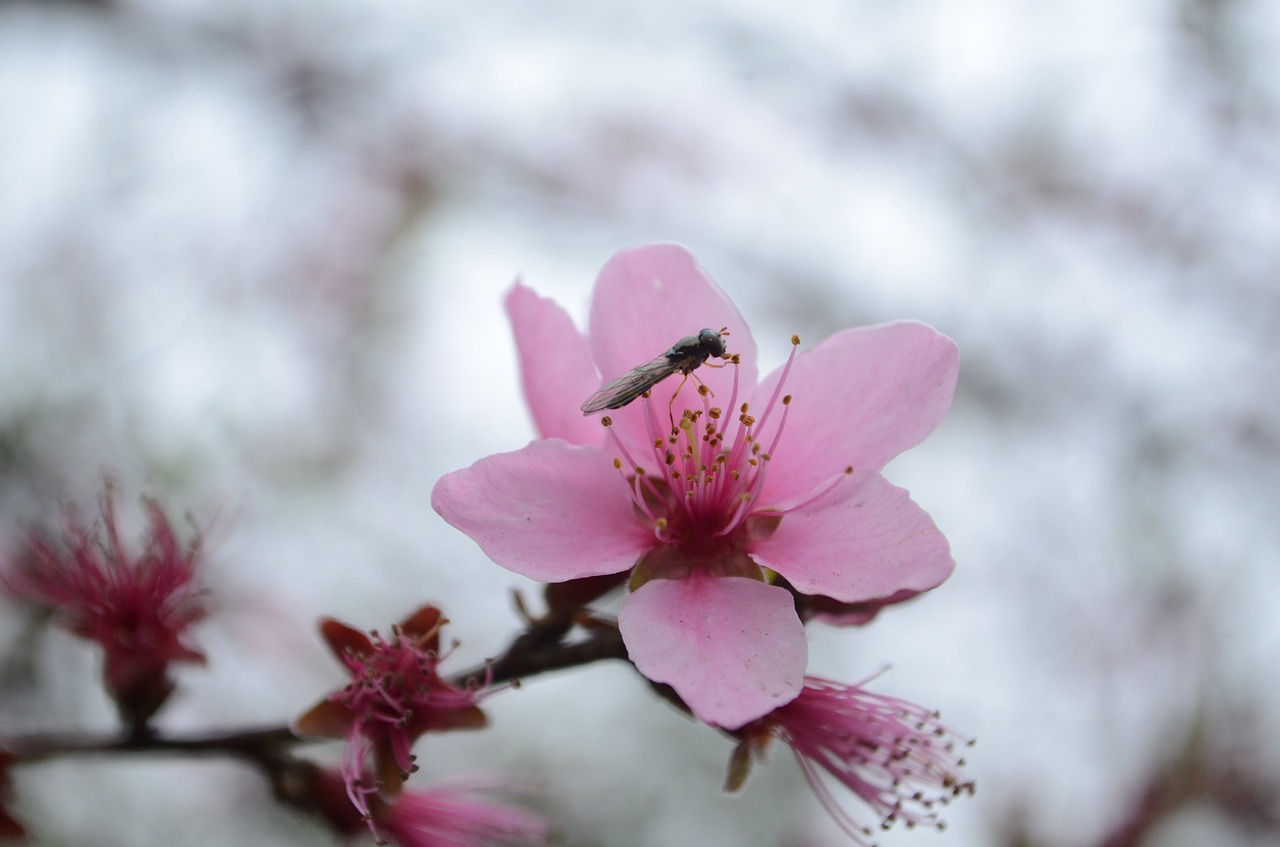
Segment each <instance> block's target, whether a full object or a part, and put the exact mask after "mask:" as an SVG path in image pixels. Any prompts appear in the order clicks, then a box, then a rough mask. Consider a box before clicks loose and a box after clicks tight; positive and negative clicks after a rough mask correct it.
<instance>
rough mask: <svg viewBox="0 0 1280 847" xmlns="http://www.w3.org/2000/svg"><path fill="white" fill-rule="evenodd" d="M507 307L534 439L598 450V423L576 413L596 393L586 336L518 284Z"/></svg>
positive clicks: (565, 316)
mask: <svg viewBox="0 0 1280 847" xmlns="http://www.w3.org/2000/svg"><path fill="white" fill-rule="evenodd" d="M506 305H507V315H508V317H510V319H511V329H512V331H513V332H514V333H515V338H516V349H517V350H518V351H519V354H520V382H521V385H522V386H523V387H524V398H525V401H526V402H527V403H528V405H529V411H530V413H531V414H532V415H533V424H534V426H535V427H536V428H537V430H538V434H539V435H541V436H542V437H543V438H563V439H565V440H566V441H568V442H570V443H572V444H600V443H601V440H602V439H603V437H604V433H603V431H602V429H601V426H600V421H599V420H598V419H595V420H593V419H589V418H584V417H583V416H582V412H581V411H579V409H578V407H579V406H580V405H581V403H582V400H583V398H585V397H586V396H587V395H589V394H590V393H591V392H593V391H595V390H596V389H597V388H599V387H600V375H599V374H598V373H596V368H595V365H593V364H592V363H591V352H590V350H589V348H588V347H587V339H586V336H584V335H583V334H582V333H581V332H579V331H578V329H577V327H575V326H574V325H573V321H572V320H571V319H570V318H569V315H568V313H566V312H565V311H564V309H561V308H560V307H559V306H558V305H556V303H555V301H553V300H551V299H550V298H547V297H539V296H538V294H537V293H536V292H534V290H533V289H531V288H528V287H526V286H524V285H522V284H520V283H519V282H518V281H517V283H516V286H515V287H514V288H513V289H511V293H510V294H508V295H507V301H506Z"/></svg>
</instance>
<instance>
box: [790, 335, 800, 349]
mask: <svg viewBox="0 0 1280 847" xmlns="http://www.w3.org/2000/svg"><path fill="white" fill-rule="evenodd" d="M791 343H792V344H793V345H795V346H796V347H799V346H800V336H798V335H792V336H791Z"/></svg>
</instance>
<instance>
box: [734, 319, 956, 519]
mask: <svg viewBox="0 0 1280 847" xmlns="http://www.w3.org/2000/svg"><path fill="white" fill-rule="evenodd" d="M959 365H960V354H959V350H958V349H957V347H956V344H955V342H954V341H952V340H951V339H950V338H948V337H947V336H945V335H943V334H942V333H940V332H938V331H937V330H935V329H934V328H933V327H930V326H928V325H926V324H922V323H918V322H915V321H900V322H898V323H891V324H881V325H880V326H871V327H861V328H858V329H850V330H845V331H843V332H838V333H836V334H835V335H833V336H831V337H830V338H828V339H827V340H825V341H823V342H822V343H821V344H818V345H817V346H815V347H814V348H813V349H811V350H807V351H804V352H801V353H800V354H799V355H798V356H797V357H796V360H795V363H794V365H793V366H792V368H791V373H790V374H789V375H788V377H787V381H786V384H785V385H784V386H783V393H784V394H790V395H792V398H793V399H792V402H791V408H790V410H789V412H788V415H787V422H786V429H785V431H784V432H783V433H782V439H781V440H780V441H779V442H778V447H777V449H776V450H774V457H775V458H774V461H773V463H772V464H771V465H770V469H769V481H768V483H767V484H766V487H765V492H764V495H763V496H764V503H766V504H768V505H771V506H785V505H790V504H796V503H800V502H803V501H804V500H805V499H806V497H807V496H808V495H809V494H810V493H811V492H812V491H813V490H814V489H815V488H817V487H818V486H820V485H822V484H823V483H824V482H825V481H827V480H829V479H830V478H831V477H832V476H833V475H834V474H837V473H840V472H841V471H842V470H843V469H844V468H846V467H848V466H850V465H852V466H853V467H854V468H855V469H858V470H869V471H878V470H880V469H881V468H883V467H884V466H885V465H886V464H888V462H889V460H890V459H892V458H893V457H894V456H896V455H898V454H899V453H901V452H902V451H904V450H906V449H908V448H910V447H914V446H915V445H916V444H919V443H920V442H921V441H923V440H924V438H925V436H927V435H928V434H929V433H930V432H932V431H933V429H934V427H936V426H937V425H938V423H939V422H940V421H941V420H942V418H943V417H944V416H945V415H946V413H947V409H948V408H950V406H951V396H952V394H954V393H955V388H956V374H957V372H958V370H959ZM778 377H779V373H778V372H775V373H772V374H770V375H769V376H768V377H766V378H765V380H764V382H763V384H762V385H761V386H760V388H759V390H758V391H757V392H756V393H755V395H754V397H755V399H754V400H753V402H752V407H753V409H755V413H756V414H757V415H758V414H760V413H761V411H762V410H763V408H764V402H766V401H767V400H768V399H769V397H770V396H772V394H773V390H774V387H775V386H776V385H777V381H778ZM781 418H782V416H781V415H780V414H777V413H776V412H775V413H774V414H772V415H770V417H769V420H768V423H767V425H766V428H765V429H764V430H763V431H762V432H761V433H760V435H759V440H760V443H762V444H765V445H770V444H772V441H773V432H774V431H776V429H777V426H778V423H779V422H780V420H781Z"/></svg>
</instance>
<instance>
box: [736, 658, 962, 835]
mask: <svg viewBox="0 0 1280 847" xmlns="http://www.w3.org/2000/svg"><path fill="white" fill-rule="evenodd" d="M735 735H737V737H738V738H739V739H740V741H739V744H738V746H737V747H736V748H735V750H734V754H733V757H732V758H731V760H730V765H729V773H728V777H727V778H726V780H725V788H726V790H728V791H731V792H732V791H737V790H738V789H740V788H741V787H742V785H743V783H744V782H745V780H746V777H747V774H748V773H749V771H750V768H751V765H752V764H753V763H754V762H755V761H757V760H758V759H760V758H761V757H762V756H763V755H764V753H765V751H766V750H767V748H768V746H769V743H770V742H771V741H772V740H774V739H779V740H781V741H782V742H784V743H786V744H788V745H789V746H790V747H791V750H792V752H793V753H794V754H795V757H796V761H797V762H799V764H800V769H801V771H802V772H803V773H804V776H805V779H806V780H807V781H808V782H809V785H810V787H812V788H813V790H814V793H815V794H817V796H818V799H819V800H820V801H821V803H822V805H823V807H824V808H826V810H827V811H828V812H829V813H830V814H831V815H832V817H833V818H834V819H835V820H836V822H837V823H838V824H839V825H840V827H841V829H843V830H844V831H845V832H846V833H847V834H849V835H850V836H852V837H853V838H854V839H855V840H856V841H857V842H858V843H860V844H869V843H870V840H869V839H870V838H871V835H872V833H873V832H874V830H873V829H872V828H871V827H869V826H867V825H865V824H862V823H859V822H858V816H857V815H856V814H854V813H852V812H850V811H848V810H847V809H846V808H845V805H844V804H843V803H842V802H841V800H840V799H839V798H838V797H837V796H836V795H835V794H833V793H832V792H831V790H830V788H829V786H828V783H827V782H825V781H824V778H823V773H824V772H825V773H826V774H827V775H828V776H829V777H831V778H834V780H835V781H837V782H839V783H840V784H841V785H843V786H844V787H845V788H846V789H848V790H849V791H850V792H852V794H853V795H854V796H855V797H857V798H858V799H859V800H860V801H861V802H862V803H863V804H865V805H866V806H867V807H869V808H870V809H871V811H872V812H873V813H875V814H877V815H879V818H880V821H879V827H880V828H881V829H889V828H890V827H892V826H893V825H894V824H895V823H898V822H901V823H903V824H904V825H905V826H907V827H908V828H915V827H921V826H923V827H933V828H936V829H943V828H945V822H944V821H943V820H942V819H941V818H940V817H939V814H938V812H939V809H940V808H941V807H942V806H945V805H947V804H948V803H950V802H951V801H952V800H953V799H955V798H957V797H961V796H963V795H966V794H972V793H973V790H974V785H973V782H972V781H970V780H967V779H965V778H964V777H963V776H962V774H961V770H962V768H963V767H964V764H965V760H964V758H963V755H962V752H961V751H962V750H963V748H965V747H968V746H971V745H972V744H973V741H972V740H971V739H968V738H964V737H963V736H960V735H958V734H957V733H955V732H954V731H953V730H951V729H950V728H949V727H947V726H946V725H945V724H943V723H942V720H941V717H940V716H939V715H938V713H937V712H933V711H930V710H928V709H925V708H923V707H922V706H918V705H916V704H915V703H911V702H909V701H907V700H902V699H900V698H897V697H890V696H888V695H884V694H879V693H876V692H874V691H870V690H869V689H867V688H866V681H865V680H864V681H863V682H861V683H857V684H855V685H843V684H841V683H837V682H832V681H830V680H826V679H819V678H816V677H806V678H805V682H804V687H803V688H802V689H801V691H800V694H799V696H797V697H796V698H795V699H794V700H792V701H791V702H790V703H787V704H786V705H784V706H780V707H779V708H777V709H775V710H774V711H773V712H770V713H769V714H768V715H765V716H764V717H762V718H760V719H758V720H756V721H753V722H751V723H749V724H747V725H746V726H744V727H742V728H741V729H740V730H738V731H737V732H736V733H735Z"/></svg>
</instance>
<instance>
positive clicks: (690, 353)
mask: <svg viewBox="0 0 1280 847" xmlns="http://www.w3.org/2000/svg"><path fill="white" fill-rule="evenodd" d="M728 334H729V329H728V327H721V328H720V331H719V332H716V331H715V330H714V329H704V330H702V331H701V332H699V333H698V334H697V335H689V336H686V337H684V338H681V339H680V340H679V341H677V342H676V343H675V344H672V345H671V349H670V350H668V351H667V352H665V353H663V354H662V355H661V356H659V357H657V358H656V359H654V360H653V361H651V362H645V363H644V364H643V365H638V366H636V367H634V368H632V369H631V370H629V371H627V372H626V373H624V374H623V375H622V376H620V377H618V378H617V379H615V380H611V381H610V382H609V384H608V385H606V386H605V387H604V388H601V389H600V390H599V391H597V392H596V393H595V394H592V395H591V396H590V397H588V398H587V401H586V402H585V403H583V404H582V414H584V415H590V414H594V413H596V412H602V411H604V410H605V409H621V408H622V407H623V406H625V405H627V404H628V403H630V402H631V401H632V400H634V399H636V398H637V397H639V396H640V395H641V394H644V393H645V392H646V391H648V390H649V389H650V388H653V387H654V386H655V385H657V384H658V383H660V382H662V381H663V380H664V379H666V378H667V377H669V376H671V375H672V374H673V373H677V372H679V373H682V374H684V375H685V378H686V379H688V377H689V374H691V373H693V371H694V370H695V369H697V368H698V367H699V366H700V365H702V364H703V363H704V362H706V361H707V359H709V358H711V357H712V356H716V357H718V358H721V359H723V358H725V355H724V349H725V347H724V336H726V335H728ZM715 367H719V366H715ZM680 384H681V385H682V386H683V385H684V383H683V382H681V383H680ZM679 390H680V389H679V388H677V389H676V391H679ZM672 399H674V395H672Z"/></svg>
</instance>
